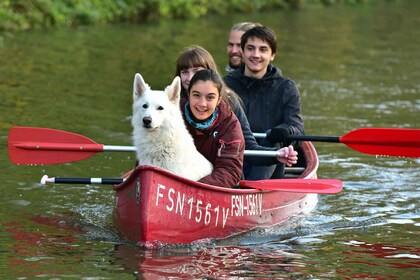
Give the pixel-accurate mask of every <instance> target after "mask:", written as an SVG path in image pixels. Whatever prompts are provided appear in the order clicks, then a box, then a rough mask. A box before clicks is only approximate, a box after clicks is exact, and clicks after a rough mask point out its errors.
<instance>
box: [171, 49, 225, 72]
mask: <svg viewBox="0 0 420 280" xmlns="http://www.w3.org/2000/svg"><path fill="white" fill-rule="evenodd" d="M193 67H203V68H205V69H211V70H213V71H216V72H217V73H219V69H218V68H217V65H216V62H214V59H213V57H212V56H211V54H210V53H209V52H208V51H207V50H206V49H204V48H202V47H200V46H196V45H193V46H190V47H186V48H185V49H184V50H183V51H182V52H181V53H180V54H179V57H178V59H177V60H176V70H175V77H176V76H180V75H181V71H182V70H185V69H188V68H193Z"/></svg>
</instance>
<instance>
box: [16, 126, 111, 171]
mask: <svg viewBox="0 0 420 280" xmlns="http://www.w3.org/2000/svg"><path fill="white" fill-rule="evenodd" d="M8 150H9V157H10V160H11V161H12V162H13V163H15V164H56V163H63V162H70V161H77V160H82V159H86V158H89V157H91V156H92V155H94V154H95V153H97V152H101V151H103V145H101V144H97V143H95V142H94V141H92V140H91V139H89V138H87V137H85V136H83V135H79V134H75V133H71V132H65V131H61V130H55V129H50V128H39V127H22V126H15V127H12V128H11V129H10V132H9V138H8Z"/></svg>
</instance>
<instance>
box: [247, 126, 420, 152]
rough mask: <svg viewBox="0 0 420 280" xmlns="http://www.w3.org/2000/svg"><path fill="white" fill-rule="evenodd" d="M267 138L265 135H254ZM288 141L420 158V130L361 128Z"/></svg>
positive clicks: (298, 136)
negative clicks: (330, 144) (327, 144)
mask: <svg viewBox="0 0 420 280" xmlns="http://www.w3.org/2000/svg"><path fill="white" fill-rule="evenodd" d="M254 137H255V138H265V137H266V134H265V133H254ZM287 139H288V140H294V141H313V142H332V143H343V144H345V145H347V146H348V147H350V148H352V149H353V150H356V151H358V152H361V153H365V154H370V155H382V156H402V157H420V129H408V128H359V129H355V130H353V131H350V132H349V133H347V134H345V135H343V136H339V137H337V136H308V135H289V136H288V137H287Z"/></svg>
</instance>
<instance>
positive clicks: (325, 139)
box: [287, 135, 340, 143]
mask: <svg viewBox="0 0 420 280" xmlns="http://www.w3.org/2000/svg"><path fill="white" fill-rule="evenodd" d="M287 140H294V141H313V142H333V143H340V137H336V136H308V135H289V136H287Z"/></svg>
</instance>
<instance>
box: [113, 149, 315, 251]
mask: <svg viewBox="0 0 420 280" xmlns="http://www.w3.org/2000/svg"><path fill="white" fill-rule="evenodd" d="M299 157H300V162H301V163H300V165H301V167H300V168H299V167H294V168H292V169H289V172H287V173H290V171H292V172H291V173H299V175H295V176H294V177H297V178H299V179H316V178H317V175H316V171H317V169H318V156H317V154H316V150H315V148H314V146H313V145H312V144H311V143H310V142H302V144H301V147H300V151H299ZM302 167H304V168H302ZM287 173H286V174H287ZM127 176H128V177H127V179H126V180H125V181H124V182H123V183H121V184H119V185H116V186H114V189H115V191H116V193H115V200H116V201H115V209H114V220H115V223H116V226H117V227H118V229H119V230H120V231H121V233H122V234H123V235H124V236H125V237H126V238H128V239H129V240H130V241H133V242H136V243H139V244H147V243H149V242H152V243H153V242H163V243H169V244H186V243H191V242H194V241H198V240H201V239H208V238H211V239H222V238H226V237H229V236H232V235H235V234H239V233H243V232H246V231H249V230H251V229H255V228H258V227H267V226H273V225H277V224H279V223H282V222H284V221H286V220H287V219H289V218H290V217H292V216H294V215H297V214H299V213H301V212H306V211H310V210H311V209H313V207H314V206H315V205H316V203H317V201H318V199H317V198H318V197H317V194H316V193H297V192H288V191H271V190H269V191H267V190H259V189H255V188H247V189H232V188H221V187H216V186H211V185H206V184H202V183H198V182H193V181H190V180H187V179H184V178H181V177H178V176H176V175H174V174H172V173H170V172H167V171H165V170H163V169H160V168H157V167H154V166H149V165H142V166H139V167H137V168H136V169H134V170H132V171H131V172H129V173H128V174H127ZM289 176H293V175H292V174H291V175H289ZM300 181H302V180H300ZM247 182H250V181H247ZM261 182H262V181H259V183H261ZM256 188H257V187H256Z"/></svg>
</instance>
